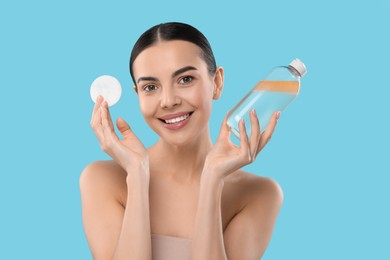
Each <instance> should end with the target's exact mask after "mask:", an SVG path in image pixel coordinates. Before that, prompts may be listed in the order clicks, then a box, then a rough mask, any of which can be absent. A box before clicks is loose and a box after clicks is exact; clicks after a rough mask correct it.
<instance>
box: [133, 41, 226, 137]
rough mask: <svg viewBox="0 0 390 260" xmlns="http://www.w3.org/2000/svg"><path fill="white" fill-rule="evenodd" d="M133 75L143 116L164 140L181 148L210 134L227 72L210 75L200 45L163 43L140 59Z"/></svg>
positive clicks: (219, 71)
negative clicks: (210, 120)
mask: <svg viewBox="0 0 390 260" xmlns="http://www.w3.org/2000/svg"><path fill="white" fill-rule="evenodd" d="M133 72H134V78H135V80H136V87H137V91H138V98H139V102H140V108H141V112H142V114H143V116H144V118H145V120H146V122H147V123H148V125H149V126H150V127H151V128H152V129H153V130H154V131H155V132H156V133H157V134H158V135H159V136H160V137H161V138H163V139H164V140H166V141H167V142H169V143H172V144H177V145H180V144H185V143H188V142H190V141H191V140H196V136H197V135H198V134H200V133H204V132H205V130H208V120H209V118H210V114H211V107H212V100H213V98H214V99H217V98H218V97H219V94H220V91H221V89H222V85H223V71H222V68H218V69H217V73H216V74H215V76H212V75H210V73H209V72H208V68H207V64H206V63H205V61H204V60H203V59H202V58H201V49H200V48H199V47H198V46H197V45H195V44H193V43H190V42H187V41H180V40H174V41H163V42H159V43H157V44H156V45H153V46H151V47H149V48H147V49H145V50H144V51H142V52H141V53H140V54H139V55H138V57H137V58H136V59H135V61H134V64H133ZM207 133H208V132H207Z"/></svg>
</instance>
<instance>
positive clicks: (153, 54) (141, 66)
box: [133, 40, 206, 78]
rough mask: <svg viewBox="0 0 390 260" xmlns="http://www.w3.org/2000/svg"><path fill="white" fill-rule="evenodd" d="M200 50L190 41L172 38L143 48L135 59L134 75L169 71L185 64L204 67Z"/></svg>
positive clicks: (200, 68)
mask: <svg viewBox="0 0 390 260" xmlns="http://www.w3.org/2000/svg"><path fill="white" fill-rule="evenodd" d="M201 53H202V50H201V49H200V48H199V47H198V46H197V45H196V44H193V43H191V42H187V41H181V40H174V41H163V42H159V43H157V44H155V45H152V46H151V47H148V48H146V49H145V50H143V51H142V52H141V53H140V54H139V55H138V57H137V58H136V59H135V61H134V64H133V71H134V75H135V77H136V78H137V77H139V76H146V75H150V76H151V75H158V74H160V73H168V72H169V73H171V72H172V71H175V70H177V69H178V68H182V67H185V66H194V67H196V68H198V69H199V70H203V69H205V68H206V63H205V62H204V61H203V60H202V58H201Z"/></svg>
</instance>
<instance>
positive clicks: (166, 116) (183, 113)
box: [158, 111, 194, 120]
mask: <svg viewBox="0 0 390 260" xmlns="http://www.w3.org/2000/svg"><path fill="white" fill-rule="evenodd" d="M192 112H194V111H186V112H178V113H174V114H169V115H164V116H161V117H159V118H158V119H162V120H169V119H173V118H176V117H180V116H184V115H187V114H190V116H191V114H192Z"/></svg>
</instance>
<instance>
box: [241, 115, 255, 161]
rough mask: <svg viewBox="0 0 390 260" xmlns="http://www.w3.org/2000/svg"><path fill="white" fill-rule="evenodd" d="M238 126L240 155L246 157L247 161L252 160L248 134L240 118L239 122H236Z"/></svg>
mask: <svg viewBox="0 0 390 260" xmlns="http://www.w3.org/2000/svg"><path fill="white" fill-rule="evenodd" d="M238 128H239V130H240V148H241V149H240V150H241V152H242V156H244V157H246V159H248V160H249V161H251V160H252V157H251V154H250V151H249V141H248V135H247V133H246V127H245V122H244V119H241V120H240V122H238Z"/></svg>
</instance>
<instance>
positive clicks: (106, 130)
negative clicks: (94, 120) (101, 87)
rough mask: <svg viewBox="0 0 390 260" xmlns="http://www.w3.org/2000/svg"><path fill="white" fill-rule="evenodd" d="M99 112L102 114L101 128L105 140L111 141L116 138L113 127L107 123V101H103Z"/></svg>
mask: <svg viewBox="0 0 390 260" xmlns="http://www.w3.org/2000/svg"><path fill="white" fill-rule="evenodd" d="M101 114H102V130H103V135H104V139H105V142H110V143H111V142H113V141H115V140H117V139H118V137H117V135H116V133H115V131H114V128H113V127H112V126H111V125H112V122H111V124H110V123H109V116H108V105H107V102H106V101H104V102H103V105H102V106H101Z"/></svg>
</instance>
